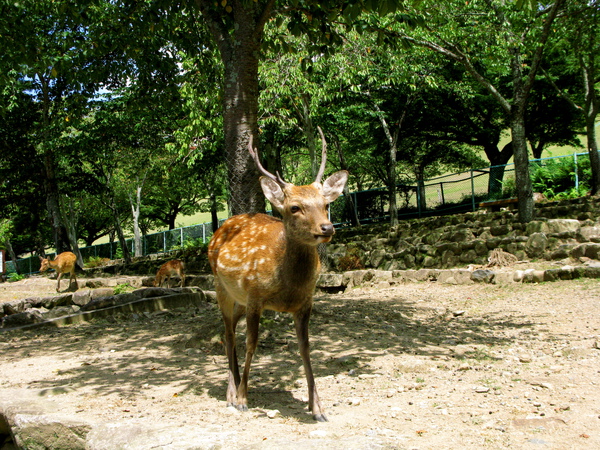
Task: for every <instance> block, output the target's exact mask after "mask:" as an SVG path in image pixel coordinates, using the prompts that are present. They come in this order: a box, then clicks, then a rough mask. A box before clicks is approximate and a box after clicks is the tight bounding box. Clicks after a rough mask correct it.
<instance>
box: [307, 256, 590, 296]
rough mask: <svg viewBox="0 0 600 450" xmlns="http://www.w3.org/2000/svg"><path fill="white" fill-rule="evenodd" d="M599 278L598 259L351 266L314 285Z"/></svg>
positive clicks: (337, 287) (327, 288)
mask: <svg viewBox="0 0 600 450" xmlns="http://www.w3.org/2000/svg"><path fill="white" fill-rule="evenodd" d="M577 278H600V262H598V261H592V262H590V263H589V264H587V265H585V266H568V265H567V266H563V267H560V268H556V269H546V270H538V269H523V270H518V269H516V270H515V269H508V268H500V269H489V268H480V269H419V270H375V269H370V270H354V271H350V272H344V273H324V274H321V276H320V278H319V281H318V283H317V289H320V290H321V291H323V292H343V291H345V290H346V289H349V288H355V287H361V286H365V287H373V286H377V287H380V288H385V287H390V286H393V285H397V284H400V283H410V282H417V281H430V282H438V283H448V284H473V283H490V284H507V283H541V282H544V281H558V280H574V279H577Z"/></svg>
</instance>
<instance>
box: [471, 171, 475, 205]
mask: <svg viewBox="0 0 600 450" xmlns="http://www.w3.org/2000/svg"><path fill="white" fill-rule="evenodd" d="M471 203H472V205H473V212H475V177H474V175H473V169H471Z"/></svg>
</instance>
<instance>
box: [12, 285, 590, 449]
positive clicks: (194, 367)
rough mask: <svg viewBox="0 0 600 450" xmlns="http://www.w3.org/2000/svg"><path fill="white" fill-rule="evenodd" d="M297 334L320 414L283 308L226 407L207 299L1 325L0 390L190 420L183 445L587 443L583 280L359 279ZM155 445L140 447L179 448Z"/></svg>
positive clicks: (72, 410) (107, 413)
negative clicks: (58, 321)
mask: <svg viewBox="0 0 600 450" xmlns="http://www.w3.org/2000/svg"><path fill="white" fill-rule="evenodd" d="M20 283H23V282H20ZM17 286H18V285H15V286H14V289H12V292H13V293H16V292H17V291H18V289H17ZM52 289H53V287H52ZM14 295H19V296H21V295H23V292H20V293H19V294H14ZM3 299H4V300H7V299H8V298H7V295H4V296H3ZM310 330H311V344H312V352H311V354H312V362H313V367H314V370H315V376H316V382H317V387H318V391H319V395H320V397H321V401H322V403H323V405H324V406H325V410H326V414H327V417H328V419H329V421H328V422H326V423H316V422H314V421H313V420H312V418H311V415H310V414H309V413H308V411H307V409H306V400H307V392H306V383H305V380H304V374H303V369H302V363H301V361H300V357H299V355H298V348H297V344H296V338H295V334H294V331H293V326H292V320H291V317H290V316H288V315H284V314H274V313H267V314H265V316H264V317H263V319H262V325H261V336H262V337H261V340H260V344H259V349H258V354H257V355H256V356H255V359H254V361H253V365H252V371H251V381H250V390H249V407H250V410H249V411H248V412H245V413H241V412H238V411H237V410H235V409H232V408H227V407H226V402H225V389H226V381H227V374H226V370H227V366H226V358H225V356H224V349H223V344H222V341H221V340H222V325H221V322H220V314H219V311H218V309H217V307H216V306H215V305H214V304H211V303H207V305H206V307H204V308H201V309H199V310H174V311H169V312H164V311H163V312H157V313H153V314H147V315H143V314H142V315H128V316H125V315H122V316H117V317H114V318H112V319H111V320H108V321H107V320H105V319H102V320H100V319H98V320H95V321H93V322H92V323H88V324H81V325H74V326H69V327H65V328H59V329H56V328H43V329H41V328H40V329H35V330H29V331H5V332H3V333H0V380H2V381H1V386H0V394H1V393H2V392H4V393H7V392H19V391H22V392H25V390H26V391H27V392H29V393H30V394H31V395H32V396H36V397H38V398H43V399H46V400H53V401H56V402H57V403H58V404H59V405H60V407H59V409H60V412H61V413H64V414H65V415H68V416H73V417H75V418H80V419H86V420H91V421H94V422H107V423H113V424H114V423H119V424H124V423H127V424H160V426H161V427H167V428H170V429H173V430H177V429H181V430H184V429H190V428H192V429H193V428H195V427H198V428H200V429H202V430H203V433H204V436H205V438H206V439H205V440H204V441H202V442H198V446H197V448H227V449H242V448H243V449H263V448H264V449H275V448H277V449H292V448H294V449H296V448H315V449H316V448H319V449H322V448H327V449H379V448H383V449H388V448H390V449H392V448H398V449H457V448H463V449H483V448H490V449H503V448H518V449H530V448H531V449H537V448H545V449H579V448H581V449H590V448H600V389H599V386H598V385H599V383H600V349H599V347H600V281H598V280H592V279H581V280H576V281H560V282H554V283H542V284H519V285H516V284H512V285H483V284H482V285H480V284H477V285H467V286H465V285H459V286H452V285H442V284H437V283H428V282H422V283H411V284H403V285H399V286H395V287H391V288H387V289H386V288H383V289H375V288H363V289H361V288H358V289H353V290H351V291H349V292H346V293H342V294H335V295H318V296H317V297H316V301H315V307H314V313H313V316H312V320H311V326H310ZM243 331H244V326H241V327H239V330H238V332H239V333H238V336H239V341H240V347H243V337H242V333H243ZM239 354H240V355H243V354H244V352H243V348H241V349H240V351H239ZM171 436H172V435H171ZM169 439H170V440H169V442H164V443H161V442H157V443H156V445H154V446H153V448H164V449H167V448H181V447H178V446H177V439H176V438H172V437H171V438H169Z"/></svg>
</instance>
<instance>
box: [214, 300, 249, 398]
mask: <svg viewBox="0 0 600 450" xmlns="http://www.w3.org/2000/svg"><path fill="white" fill-rule="evenodd" d="M217 296H218V298H219V297H220V296H219V290H218V289H217ZM219 307H220V308H221V314H222V316H223V323H224V325H225V353H226V355H227V362H228V367H229V370H228V373H229V376H228V379H229V381H228V384H227V406H237V389H238V386H239V385H240V369H239V366H238V358H237V350H236V345H235V328H236V326H237V323H238V321H239V320H240V317H242V316H243V315H244V313H245V308H244V307H243V306H241V305H239V304H237V303H230V302H228V301H227V299H220V298H219Z"/></svg>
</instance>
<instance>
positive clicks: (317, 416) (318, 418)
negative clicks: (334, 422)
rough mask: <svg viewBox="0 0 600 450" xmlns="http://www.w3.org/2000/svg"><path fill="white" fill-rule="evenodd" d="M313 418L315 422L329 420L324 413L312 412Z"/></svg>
mask: <svg viewBox="0 0 600 450" xmlns="http://www.w3.org/2000/svg"><path fill="white" fill-rule="evenodd" d="M313 419H315V420H316V421H317V422H329V420H327V416H325V414H314V415H313Z"/></svg>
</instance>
